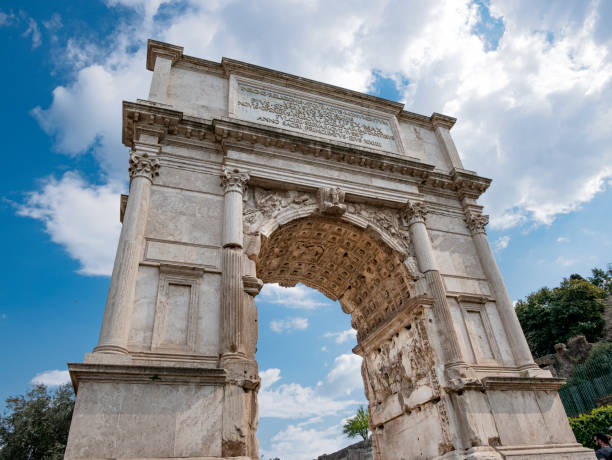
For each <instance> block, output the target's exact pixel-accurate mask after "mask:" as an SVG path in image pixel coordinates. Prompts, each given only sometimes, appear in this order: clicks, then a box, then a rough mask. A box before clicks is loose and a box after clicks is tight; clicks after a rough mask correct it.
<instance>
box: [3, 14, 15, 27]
mask: <svg viewBox="0 0 612 460" xmlns="http://www.w3.org/2000/svg"><path fill="white" fill-rule="evenodd" d="M14 21H15V15H14V14H13V13H9V14H7V13H4V12H2V11H0V27H4V26H9V25H11V24H13V22H14Z"/></svg>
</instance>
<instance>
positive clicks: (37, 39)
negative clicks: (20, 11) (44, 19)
mask: <svg viewBox="0 0 612 460" xmlns="http://www.w3.org/2000/svg"><path fill="white" fill-rule="evenodd" d="M22 36H23V37H27V36H30V37H31V38H32V48H38V47H39V46H40V45H41V43H42V37H41V35H40V29H39V28H38V23H37V22H36V21H35V20H34V19H32V18H28V28H27V29H26V31H25V32H24V33H23V34H22Z"/></svg>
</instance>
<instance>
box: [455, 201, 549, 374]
mask: <svg viewBox="0 0 612 460" xmlns="http://www.w3.org/2000/svg"><path fill="white" fill-rule="evenodd" d="M466 222H467V224H468V227H469V229H470V231H471V232H472V238H473V240H474V245H475V246H476V252H477V253H478V258H479V259H480V264H481V265H482V268H483V270H484V272H485V275H486V277H487V280H488V281H489V284H490V285H491V288H492V289H493V294H494V295H495V302H496V304H497V311H498V312H499V316H500V318H501V321H502V323H503V325H504V330H505V331H506V335H507V336H508V341H509V342H510V347H511V348H512V354H513V356H514V360H515V362H516V365H517V366H519V367H525V368H530V367H531V368H536V367H537V365H536V364H535V362H534V361H533V357H532V356H531V351H530V350H529V345H528V344H527V340H526V339H525V334H523V329H522V328H521V324H520V322H519V320H518V318H517V316H516V312H515V311H514V306H513V305H512V301H511V300H510V295H509V294H508V290H507V289H506V284H505V283H504V280H503V278H502V276H501V272H500V271H499V267H498V266H497V262H495V257H494V256H493V252H492V251H491V246H489V240H488V239H487V234H486V231H485V226H486V225H487V224H488V223H489V216H484V215H482V214H480V213H479V212H474V211H467V212H466ZM538 369H539V368H538Z"/></svg>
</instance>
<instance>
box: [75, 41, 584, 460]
mask: <svg viewBox="0 0 612 460" xmlns="http://www.w3.org/2000/svg"><path fill="white" fill-rule="evenodd" d="M147 68H148V69H150V70H153V71H154V73H153V81H152V85H151V92H150V99H151V101H139V102H137V103H133V102H125V103H124V107H123V142H124V144H125V145H127V146H129V147H130V148H131V157H130V171H129V172H130V176H131V190H130V195H129V197H128V198H127V201H126V199H123V201H122V203H123V205H124V209H123V210H122V211H121V212H120V216H121V217H122V219H123V229H122V233H121V238H120V241H119V246H118V251H117V257H116V260H115V267H114V270H113V276H112V279H111V286H110V289H109V296H108V299H107V305H106V311H105V314H104V319H103V325H102V332H101V335H100V341H99V344H98V346H97V347H96V348H95V350H94V352H93V353H88V354H87V355H86V357H85V360H84V363H82V364H71V365H70V372H71V377H72V380H73V383H74V385H75V389H76V391H77V401H76V406H75V412H74V417H73V423H72V426H71V431H70V436H69V440H68V447H67V450H66V458H67V459H69V460H76V459H83V460H94V459H102V458H104V459H128V458H129V459H138V460H146V459H152V458H184V459H191V460H196V459H197V460H209V459H213V458H214V459H219V460H221V459H230V458H231V459H234V460H247V459H249V460H251V459H253V460H255V459H258V457H259V455H258V450H259V447H258V442H257V437H256V431H257V421H258V408H257V390H258V389H259V386H260V381H259V377H258V371H257V361H256V360H255V351H256V346H257V307H256V305H255V302H254V297H255V296H256V295H257V294H258V293H259V290H260V289H261V287H262V285H263V283H268V282H270V283H272V282H278V283H280V284H281V285H284V286H293V285H295V284H296V283H303V284H305V285H307V286H311V287H313V288H316V289H318V290H320V291H321V292H323V293H324V294H325V295H327V296H329V297H330V298H332V299H338V300H339V301H340V304H341V306H342V309H343V310H344V311H345V312H346V313H347V314H350V315H351V321H352V324H353V326H354V327H355V329H356V330H357V339H358V345H357V347H356V348H355V350H354V351H355V352H356V353H358V354H360V355H361V356H363V365H362V376H363V380H364V387H365V392H366V396H367V398H368V401H369V410H370V414H371V419H370V420H371V431H372V433H373V437H372V444H373V457H374V458H375V459H376V460H408V459H447V460H451V459H453V460H460V459H461V460H467V459H470V460H477V459H488V460H499V459H500V458H502V455H503V456H505V457H504V458H513V459H521V460H522V459H533V460H536V459H549V458H550V459H552V458H584V459H586V458H593V454H592V452H590V451H587V450H585V449H582V448H581V447H580V446H578V445H577V444H575V440H574V438H573V435H572V433H571V430H570V429H569V426H568V423H567V419H566V417H565V414H564V412H563V408H562V406H561V403H560V400H559V398H558V396H557V394H556V389H557V388H558V386H559V385H560V381H559V380H558V379H554V378H552V377H551V376H550V373H548V372H546V371H543V370H541V369H539V368H538V367H537V365H536V364H535V363H534V362H533V359H532V357H531V354H530V353H529V349H528V347H527V345H526V342H525V339H524V336H523V334H522V331H521V329H520V326H519V324H518V321H517V319H516V315H515V314H514V310H513V308H512V304H511V302H510V300H509V297H508V293H507V290H506V287H505V285H504V282H503V279H502V278H501V275H500V273H499V269H498V267H497V265H496V263H495V260H494V257H493V254H492V252H491V250H490V247H489V244H488V241H487V237H486V233H485V225H486V222H487V217H486V216H485V215H483V214H482V207H481V206H479V205H478V204H477V201H476V200H477V198H478V197H479V196H480V194H482V193H483V192H484V191H485V190H486V188H487V187H488V186H489V183H490V180H489V179H486V178H482V177H479V176H478V175H476V173H474V172H472V171H467V170H465V169H463V166H462V164H461V160H460V157H459V154H458V152H457V150H456V148H455V146H454V144H453V141H452V138H451V136H450V132H449V130H450V128H451V127H452V125H453V124H454V122H455V120H454V119H453V118H451V117H447V116H444V115H440V114H433V115H432V116H430V117H426V116H422V115H418V114H414V113H410V112H407V111H404V110H403V106H402V104H399V103H395V102H391V101H386V100H383V99H379V98H376V97H373V96H369V95H365V94H360V93H355V92H352V91H348V90H344V89H341V88H336V87H332V86H329V85H325V84H322V83H317V82H312V81H309V80H304V79H302V78H299V77H294V76H291V75H287V74H283V73H280V72H275V71H272V70H269V69H262V68H260V67H256V66H251V65H249V64H246V63H243V62H238V61H233V60H230V59H225V58H224V59H223V60H222V62H221V63H215V62H209V61H205V60H202V59H196V58H192V57H189V56H183V53H182V48H181V47H178V46H172V45H167V44H164V43H159V42H153V41H151V42H150V43H149V52H148V55H147Z"/></svg>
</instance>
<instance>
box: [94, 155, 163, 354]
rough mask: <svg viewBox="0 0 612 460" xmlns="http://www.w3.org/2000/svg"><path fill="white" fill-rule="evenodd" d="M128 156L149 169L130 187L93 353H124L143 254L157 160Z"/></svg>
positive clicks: (135, 177)
mask: <svg viewBox="0 0 612 460" xmlns="http://www.w3.org/2000/svg"><path fill="white" fill-rule="evenodd" d="M131 156H132V159H135V160H134V161H145V162H148V163H151V164H152V166H151V164H149V165H148V167H147V168H145V169H146V171H143V170H139V171H137V172H136V173H135V175H134V177H133V179H132V183H131V184H130V197H129V198H128V203H127V207H126V210H125V215H124V218H123V226H122V227H121V234H120V236H119V244H118V246H117V254H116V256H115V264H114V266H113V275H112V278H111V282H110V286H109V289H108V297H107V300H106V309H105V310H104V318H103V320H102V328H101V330H100V339H99V341H98V346H97V347H96V348H95V349H94V351H101V352H111V353H112V352H115V353H127V342H128V336H129V333H130V323H131V318H132V310H133V306H134V292H135V289H136V278H137V276H138V267H139V264H140V261H141V260H142V257H143V250H144V233H145V226H146V223H147V214H148V210H149V198H150V195H151V180H152V179H151V176H152V175H154V174H156V172H157V169H158V168H159V164H158V163H157V160H156V159H151V158H149V157H148V156H147V155H145V156H144V157H142V156H139V155H138V154H135V153H132V154H131ZM131 161H132V160H131ZM133 168H134V165H132V166H131V167H130V172H133V171H135V170H134V169H133Z"/></svg>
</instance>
